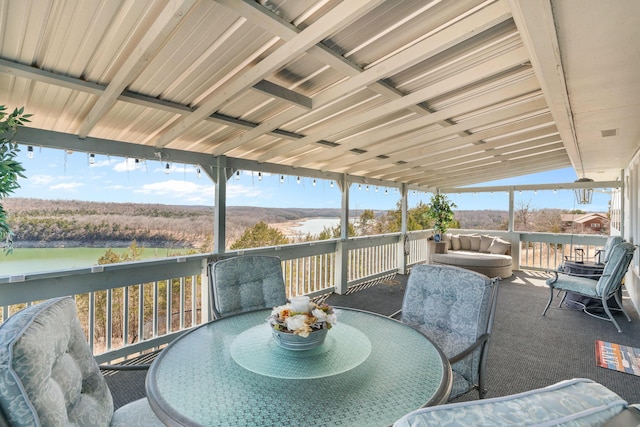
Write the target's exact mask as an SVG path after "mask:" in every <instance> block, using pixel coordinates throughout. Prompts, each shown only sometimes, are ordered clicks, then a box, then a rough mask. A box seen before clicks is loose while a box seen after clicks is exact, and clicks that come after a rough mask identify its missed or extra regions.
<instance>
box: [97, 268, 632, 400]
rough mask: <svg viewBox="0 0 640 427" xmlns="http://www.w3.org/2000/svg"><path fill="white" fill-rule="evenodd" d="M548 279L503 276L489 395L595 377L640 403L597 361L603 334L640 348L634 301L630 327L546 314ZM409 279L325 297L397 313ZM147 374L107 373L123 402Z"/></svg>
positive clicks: (560, 311)
mask: <svg viewBox="0 0 640 427" xmlns="http://www.w3.org/2000/svg"><path fill="white" fill-rule="evenodd" d="M547 277H548V275H547V274H545V273H542V272H535V271H518V272H515V273H514V275H513V276H512V277H511V278H509V279H505V280H502V281H501V283H500V291H499V295H498V304H497V308H496V318H495V323H494V331H493V335H492V339H491V344H490V348H489V354H488V359H487V383H486V385H487V389H488V394H487V397H497V396H504V395H508V394H513V393H519V392H523V391H527V390H531V389H535V388H540V387H545V386H548V385H550V384H554V383H556V382H558V381H561V380H564V379H570V378H590V379H592V380H594V381H597V382H599V383H601V384H603V385H605V386H606V387H608V388H609V389H611V390H613V391H614V392H616V393H618V394H619V395H620V396H621V397H622V398H623V399H625V400H627V401H628V402H629V403H640V377H637V376H634V375H631V374H627V373H622V372H617V371H613V370H609V369H604V368H600V367H598V366H596V362H595V341H596V340H603V341H609V342H614V343H618V344H621V345H627V346H631V347H636V348H640V316H639V315H638V313H637V312H636V311H635V309H634V308H633V306H632V304H631V301H630V300H629V299H628V298H625V299H624V306H625V308H626V310H627V312H628V313H629V315H630V316H631V318H632V322H627V321H626V319H625V318H624V316H623V315H622V314H619V315H616V316H617V317H616V319H617V320H618V323H619V324H620V326H621V328H622V330H623V333H618V332H617V331H616V329H615V328H614V326H613V325H612V324H611V323H610V322H605V321H603V320H598V319H596V318H593V317H591V316H588V315H586V314H585V313H583V312H581V311H576V310H572V309H568V308H556V305H557V304H556V301H555V300H554V304H553V305H552V307H551V308H550V309H549V311H548V312H547V315H546V316H542V315H541V313H542V310H543V309H544V306H545V304H546V302H547V300H548V297H549V290H548V288H547V286H546V285H545V284H544V281H545V280H546V278H547ZM406 279H407V276H404V275H396V276H395V277H389V278H385V279H382V280H379V281H378V282H376V283H375V284H372V285H369V286H363V287H362V288H361V289H359V290H357V291H356V292H352V293H349V294H347V295H336V294H332V295H330V296H329V297H328V298H327V299H326V301H327V302H328V303H329V304H331V305H334V306H338V307H339V306H343V307H352V308H359V309H363V310H368V311H372V312H376V313H380V314H383V315H390V314H392V313H394V312H396V311H397V310H399V309H400V308H401V306H402V298H403V296H404V290H405V285H406ZM625 295H626V293H625ZM144 378H145V373H144V372H121V373H118V374H115V375H110V376H109V377H107V382H108V384H109V386H110V388H111V391H112V394H113V396H114V403H115V405H116V407H119V406H121V405H123V404H125V403H127V402H128V401H131V400H135V399H138V398H140V397H144V395H145V393H144ZM477 398H478V394H477V392H471V393H468V394H466V395H464V396H462V397H460V398H458V399H457V400H456V401H465V400H474V399H477Z"/></svg>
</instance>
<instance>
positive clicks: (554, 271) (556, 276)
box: [549, 270, 560, 285]
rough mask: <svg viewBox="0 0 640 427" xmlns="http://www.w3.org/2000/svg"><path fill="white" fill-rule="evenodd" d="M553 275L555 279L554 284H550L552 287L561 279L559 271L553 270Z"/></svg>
mask: <svg viewBox="0 0 640 427" xmlns="http://www.w3.org/2000/svg"><path fill="white" fill-rule="evenodd" d="M552 273H553V274H555V278H554V279H553V282H551V283H549V284H550V285H553V284H554V283H556V282H557V281H558V279H559V278H560V276H559V274H558V271H557V270H553V271H552Z"/></svg>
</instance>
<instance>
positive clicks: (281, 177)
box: [280, 175, 284, 184]
mask: <svg viewBox="0 0 640 427" xmlns="http://www.w3.org/2000/svg"><path fill="white" fill-rule="evenodd" d="M283 182H284V175H280V184H282V183H283Z"/></svg>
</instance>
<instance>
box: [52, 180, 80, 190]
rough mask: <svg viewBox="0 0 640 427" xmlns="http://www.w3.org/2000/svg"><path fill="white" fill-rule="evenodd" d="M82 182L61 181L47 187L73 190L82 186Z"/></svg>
mask: <svg viewBox="0 0 640 427" xmlns="http://www.w3.org/2000/svg"><path fill="white" fill-rule="evenodd" d="M83 186H84V184H83V183H81V182H63V183H60V184H56V185H52V186H51V187H49V189H51V190H64V191H73V190H76V189H77V188H80V187H83Z"/></svg>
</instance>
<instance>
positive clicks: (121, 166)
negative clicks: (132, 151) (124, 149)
mask: <svg viewBox="0 0 640 427" xmlns="http://www.w3.org/2000/svg"><path fill="white" fill-rule="evenodd" d="M140 166H141V165H140V163H138V164H137V167H140ZM135 169H136V159H124V160H122V161H119V162H118V163H116V164H115V165H113V170H114V171H115V172H127V171H132V170H135Z"/></svg>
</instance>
